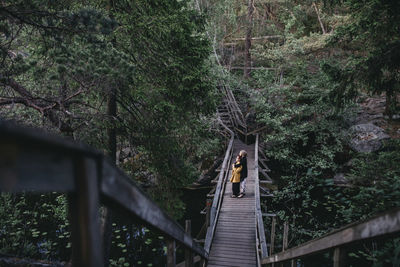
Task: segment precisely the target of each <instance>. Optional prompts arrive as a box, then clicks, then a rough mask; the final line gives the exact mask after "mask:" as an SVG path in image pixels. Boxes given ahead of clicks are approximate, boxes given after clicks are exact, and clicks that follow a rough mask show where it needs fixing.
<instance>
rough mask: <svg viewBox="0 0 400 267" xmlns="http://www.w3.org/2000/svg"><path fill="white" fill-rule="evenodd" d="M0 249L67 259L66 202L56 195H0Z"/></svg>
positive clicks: (68, 251)
mask: <svg viewBox="0 0 400 267" xmlns="http://www.w3.org/2000/svg"><path fill="white" fill-rule="evenodd" d="M0 201H1V205H0V225H1V228H0V229H1V230H0V252H1V253H4V254H11V255H16V256H17V257H18V256H19V257H30V258H42V259H48V260H64V261H65V260H68V259H69V257H70V253H71V251H70V243H69V242H70V230H69V224H68V222H67V220H66V219H67V201H66V197H65V196H64V195H60V194H56V193H53V194H42V195H34V194H21V195H13V194H9V193H2V194H1V195H0Z"/></svg>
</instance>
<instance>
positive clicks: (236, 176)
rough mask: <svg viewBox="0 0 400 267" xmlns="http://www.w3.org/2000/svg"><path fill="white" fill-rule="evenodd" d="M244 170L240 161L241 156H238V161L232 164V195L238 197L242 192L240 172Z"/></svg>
mask: <svg viewBox="0 0 400 267" xmlns="http://www.w3.org/2000/svg"><path fill="white" fill-rule="evenodd" d="M241 171H242V164H241V163H240V156H239V155H238V156H237V157H236V162H235V163H234V164H232V176H231V179H230V182H231V183H232V196H231V197H237V196H239V194H240V172H241Z"/></svg>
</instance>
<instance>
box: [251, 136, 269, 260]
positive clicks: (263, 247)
mask: <svg viewBox="0 0 400 267" xmlns="http://www.w3.org/2000/svg"><path fill="white" fill-rule="evenodd" d="M258 139H259V136H258V134H257V135H256V143H255V149H254V151H255V152H254V166H255V167H254V187H255V188H254V194H255V195H254V199H255V202H256V203H255V218H256V225H255V227H256V251H257V264H258V266H261V259H264V258H266V257H268V251H267V243H266V241H265V231H264V222H263V217H262V210H261V204H260V180H259V177H258V171H259V170H258V142H259V140H258Z"/></svg>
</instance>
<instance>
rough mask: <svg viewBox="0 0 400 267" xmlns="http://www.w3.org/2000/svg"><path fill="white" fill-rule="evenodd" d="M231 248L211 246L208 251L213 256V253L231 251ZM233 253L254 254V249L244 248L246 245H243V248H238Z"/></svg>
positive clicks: (218, 253)
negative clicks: (210, 249)
mask: <svg viewBox="0 0 400 267" xmlns="http://www.w3.org/2000/svg"><path fill="white" fill-rule="evenodd" d="M232 251H233V250H232V249H231V248H229V247H224V246H221V247H215V249H214V247H213V250H212V252H210V256H214V255H217V256H218V255H220V253H227V254H229V253H231V252H232ZM234 253H235V254H238V255H243V256H254V253H256V251H255V249H246V247H243V249H241V250H239V251H235V252H234Z"/></svg>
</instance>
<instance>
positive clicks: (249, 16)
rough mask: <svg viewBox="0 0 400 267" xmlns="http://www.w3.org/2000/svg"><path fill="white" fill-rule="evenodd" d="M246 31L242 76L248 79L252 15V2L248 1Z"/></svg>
mask: <svg viewBox="0 0 400 267" xmlns="http://www.w3.org/2000/svg"><path fill="white" fill-rule="evenodd" d="M247 11H248V13H247V23H248V25H247V30H246V40H245V51H244V70H243V76H244V78H245V79H248V78H249V77H250V68H251V54H250V48H251V33H252V30H253V13H254V0H248V8H247Z"/></svg>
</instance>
